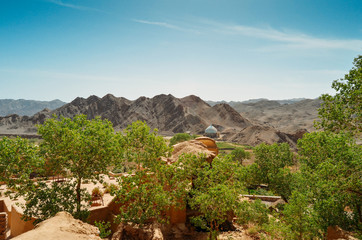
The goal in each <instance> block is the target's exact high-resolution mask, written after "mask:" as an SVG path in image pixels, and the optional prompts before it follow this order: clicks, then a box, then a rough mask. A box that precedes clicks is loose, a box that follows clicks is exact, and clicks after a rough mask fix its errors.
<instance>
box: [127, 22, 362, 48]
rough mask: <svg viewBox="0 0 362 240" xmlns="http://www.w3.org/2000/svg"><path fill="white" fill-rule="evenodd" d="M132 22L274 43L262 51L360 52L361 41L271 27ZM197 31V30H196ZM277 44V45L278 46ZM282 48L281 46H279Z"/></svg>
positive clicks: (207, 23)
mask: <svg viewBox="0 0 362 240" xmlns="http://www.w3.org/2000/svg"><path fill="white" fill-rule="evenodd" d="M133 21H135V22H138V23H142V24H149V25H157V26H160V27H164V28H168V29H173V30H179V31H187V32H194V33H201V32H203V33H206V32H214V33H215V32H216V33H217V34H224V35H242V36H245V37H248V38H258V39H264V40H269V41H270V42H271V43H276V44H275V45H273V46H272V47H265V46H264V47H263V48H262V50H263V51H264V50H282V49H285V48H286V47H287V48H288V49H290V48H295V49H336V50H337V49H340V50H351V51H358V52H360V51H361V50H362V40H361V39H329V38H319V37H315V36H311V35H308V34H305V33H301V32H295V31H287V30H284V31H282V30H277V29H274V28H271V27H264V28H263V27H252V26H246V25H238V24H224V23H220V22H216V21H211V20H205V19H204V20H199V21H198V22H196V23H193V24H192V27H181V26H177V25H174V24H170V23H167V22H158V21H146V20H140V19H134V20H133ZM196 29H197V30H196ZM278 44H279V45H278ZM280 44H281V45H282V46H281V45H280Z"/></svg>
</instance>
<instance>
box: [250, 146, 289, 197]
mask: <svg viewBox="0 0 362 240" xmlns="http://www.w3.org/2000/svg"><path fill="white" fill-rule="evenodd" d="M254 154H255V164H256V165H257V166H258V168H257V169H256V168H255V167H249V169H250V170H253V171H251V172H250V173H251V174H254V175H256V176H251V179H254V181H255V180H257V181H258V182H259V183H265V184H268V185H269V188H270V189H271V190H272V191H273V192H274V193H276V194H279V195H280V196H281V197H282V198H283V199H284V200H285V201H288V199H289V197H290V195H291V192H292V188H293V186H294V183H293V174H292V173H291V171H290V169H288V168H287V167H289V166H292V165H293V163H294V162H293V153H292V152H291V151H290V147H289V145H288V144H287V143H281V144H277V143H274V144H272V145H267V144H265V143H262V144H260V145H258V146H257V147H255V148H254Z"/></svg>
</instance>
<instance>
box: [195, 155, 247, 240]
mask: <svg viewBox="0 0 362 240" xmlns="http://www.w3.org/2000/svg"><path fill="white" fill-rule="evenodd" d="M196 164H197V165H198V166H197V167H196V171H194V172H193V178H192V181H193V188H192V189H191V191H190V197H189V199H188V203H189V205H190V206H191V208H192V209H195V210H198V211H199V212H200V213H201V215H200V216H197V217H195V218H194V219H193V223H194V224H197V226H199V227H202V228H206V229H207V230H209V231H210V238H215V237H216V235H217V233H218V232H219V230H220V229H219V226H220V225H221V224H222V223H223V222H225V221H226V220H227V217H228V215H229V214H233V210H235V209H238V207H239V204H240V201H239V195H240V194H241V193H242V192H243V191H245V187H244V185H243V184H242V182H240V178H241V174H242V169H241V168H242V167H241V166H240V165H239V164H238V163H236V162H235V161H233V160H232V159H231V158H230V157H217V158H215V159H214V160H213V162H212V165H210V164H208V163H207V162H206V161H205V160H204V159H202V158H199V159H198V162H196ZM194 165H195V161H194Z"/></svg>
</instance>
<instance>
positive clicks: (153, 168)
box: [114, 121, 175, 224]
mask: <svg viewBox="0 0 362 240" xmlns="http://www.w3.org/2000/svg"><path fill="white" fill-rule="evenodd" d="M119 141H120V143H121V146H122V148H123V157H124V159H125V161H127V162H129V163H134V164H135V169H134V173H133V174H130V175H128V176H122V177H120V178H119V179H118V182H119V185H120V188H119V189H118V190H115V191H114V194H115V195H116V196H117V201H118V202H119V203H121V204H122V207H121V209H120V214H119V215H118V216H117V219H118V221H122V222H132V223H135V224H144V223H146V222H147V221H149V220H151V219H152V220H154V221H158V222H166V221H167V219H166V218H165V216H164V215H163V214H162V213H163V211H165V210H167V208H168V207H171V206H172V205H174V204H175V203H174V202H175V198H174V196H173V191H172V189H167V190H166V186H167V181H171V179H172V176H168V177H166V176H167V175H170V173H169V171H170V170H169V169H170V168H172V167H171V166H168V165H167V164H166V162H164V161H162V160H161V157H165V156H167V155H168V154H169V152H170V150H171V148H170V147H168V146H167V144H166V142H165V141H164V139H163V138H162V137H161V136H157V130H154V131H152V132H151V131H150V128H149V127H148V126H147V125H146V124H145V123H143V122H141V121H137V122H134V123H133V124H132V125H130V126H128V127H127V128H126V130H125V131H124V133H123V134H122V135H120V138H119ZM169 186H172V185H169Z"/></svg>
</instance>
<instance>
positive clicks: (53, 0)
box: [47, 0, 103, 12]
mask: <svg viewBox="0 0 362 240" xmlns="http://www.w3.org/2000/svg"><path fill="white" fill-rule="evenodd" d="M47 2H50V3H54V4H56V5H59V6H62V7H67V8H72V9H77V10H82V11H96V12H103V11H102V10H99V9H96V8H91V7H86V6H81V5H75V4H71V3H65V2H63V1H62V0H47Z"/></svg>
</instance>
